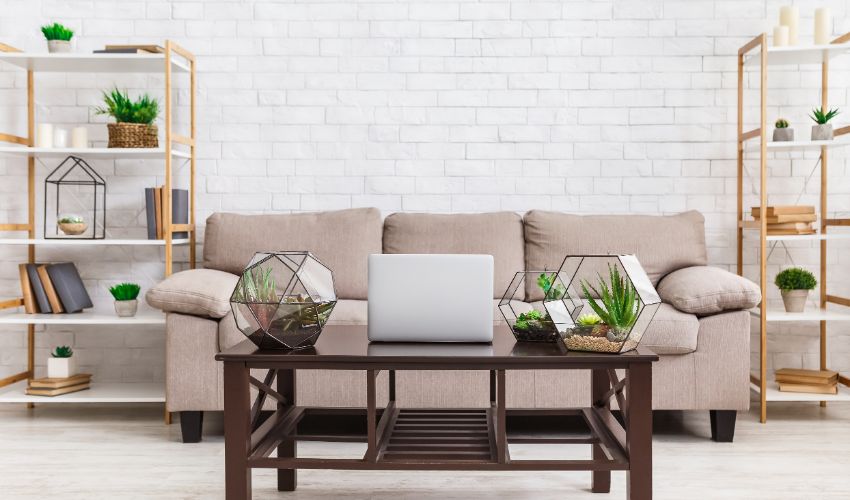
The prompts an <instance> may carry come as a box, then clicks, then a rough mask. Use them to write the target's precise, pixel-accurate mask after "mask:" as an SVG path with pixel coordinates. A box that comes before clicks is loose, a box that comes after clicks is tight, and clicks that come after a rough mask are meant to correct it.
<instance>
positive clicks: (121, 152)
mask: <svg viewBox="0 0 850 500" xmlns="http://www.w3.org/2000/svg"><path fill="white" fill-rule="evenodd" d="M0 155H6V156H26V157H29V156H38V157H42V158H63V157H65V156H70V155H74V156H82V157H87V158H98V159H103V158H108V159H115V158H127V159H133V158H135V159H160V160H164V159H165V149H164V148H34V147H28V146H0ZM171 155H172V156H174V157H175V158H190V154H189V152H188V151H180V150H177V149H174V150H172V151H171Z"/></svg>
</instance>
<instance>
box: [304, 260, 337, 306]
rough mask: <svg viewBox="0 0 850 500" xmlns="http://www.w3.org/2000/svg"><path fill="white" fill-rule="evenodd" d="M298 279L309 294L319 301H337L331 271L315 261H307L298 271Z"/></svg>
mask: <svg viewBox="0 0 850 500" xmlns="http://www.w3.org/2000/svg"><path fill="white" fill-rule="evenodd" d="M298 278H299V279H300V280H301V282H302V283H303V285H304V287H305V289H306V290H307V294H308V295H310V296H311V297H313V299H314V300H317V301H330V300H336V293H335V292H334V282H333V274H332V273H331V270H330V269H328V268H327V267H325V266H324V265H322V263H321V262H319V261H317V260H315V259H312V258H310V259H306V260H305V261H304V263H303V264H302V265H301V268H300V269H299V270H298Z"/></svg>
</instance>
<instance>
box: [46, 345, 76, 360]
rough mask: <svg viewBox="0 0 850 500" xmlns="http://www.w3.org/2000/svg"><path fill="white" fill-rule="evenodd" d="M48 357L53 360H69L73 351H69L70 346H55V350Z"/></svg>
mask: <svg viewBox="0 0 850 500" xmlns="http://www.w3.org/2000/svg"><path fill="white" fill-rule="evenodd" d="M50 355H51V356H53V357H54V358H70V357H71V356H73V355H74V350H73V349H71V346H67V345H60V346H56V348H55V349H53V352H51V353H50Z"/></svg>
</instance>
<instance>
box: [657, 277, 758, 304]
mask: <svg viewBox="0 0 850 500" xmlns="http://www.w3.org/2000/svg"><path fill="white" fill-rule="evenodd" d="M657 289H658V295H659V296H660V297H661V300H663V301H665V302H669V303H671V304H673V306H675V307H676V309H678V310H680V311H684V312H688V313H693V314H697V315H700V316H706V315H709V314H717V313H719V312H723V311H736V310H741V309H750V308H753V307H755V306H757V305H758V304H759V303H760V302H761V291H760V290H759V287H758V285H756V284H755V283H753V282H752V281H750V280H748V279H746V278H742V277H741V276H738V275H737V274H732V273H730V272H729V271H726V270H724V269H720V268H717V267H709V266H692V267H686V268H684V269H679V270H676V271H673V272H672V273H670V274H668V275H667V276H665V277H664V278H663V279H662V280H661V282H659V283H658V287H657Z"/></svg>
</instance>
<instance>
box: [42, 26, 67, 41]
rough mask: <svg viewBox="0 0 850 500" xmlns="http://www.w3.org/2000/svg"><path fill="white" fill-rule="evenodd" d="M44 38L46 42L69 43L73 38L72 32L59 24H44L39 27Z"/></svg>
mask: <svg viewBox="0 0 850 500" xmlns="http://www.w3.org/2000/svg"><path fill="white" fill-rule="evenodd" d="M41 32H42V33H43V34H44V38H46V39H48V40H62V41H66V42H67V41H70V40H71V38H73V37H74V30H72V29H70V28H66V27H65V26H62V25H61V24H59V23H53V24H46V25H44V26H42V27H41Z"/></svg>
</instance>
